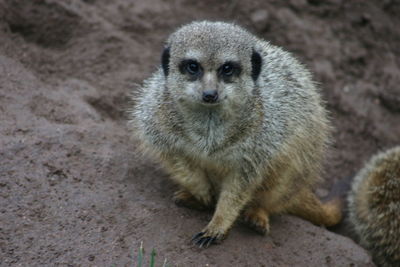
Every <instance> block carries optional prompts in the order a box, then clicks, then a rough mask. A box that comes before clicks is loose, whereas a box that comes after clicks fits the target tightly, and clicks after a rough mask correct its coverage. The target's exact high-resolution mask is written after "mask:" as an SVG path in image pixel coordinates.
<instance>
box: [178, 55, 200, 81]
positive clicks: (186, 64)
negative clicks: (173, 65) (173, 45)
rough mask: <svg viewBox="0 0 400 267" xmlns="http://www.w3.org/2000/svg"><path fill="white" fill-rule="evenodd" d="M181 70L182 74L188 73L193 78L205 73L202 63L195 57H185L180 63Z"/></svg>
mask: <svg viewBox="0 0 400 267" xmlns="http://www.w3.org/2000/svg"><path fill="white" fill-rule="evenodd" d="M179 71H180V72H181V73H182V74H188V75H189V76H190V77H191V78H192V79H197V78H198V77H200V76H201V75H202V73H203V68H202V67H201V65H200V63H199V62H197V61H196V60H194V59H184V60H182V62H181V63H180V64H179Z"/></svg>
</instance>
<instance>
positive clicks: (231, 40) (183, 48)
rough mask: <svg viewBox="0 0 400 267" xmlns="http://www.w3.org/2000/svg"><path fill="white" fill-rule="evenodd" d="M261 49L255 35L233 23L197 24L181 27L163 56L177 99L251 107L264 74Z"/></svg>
mask: <svg viewBox="0 0 400 267" xmlns="http://www.w3.org/2000/svg"><path fill="white" fill-rule="evenodd" d="M256 45H257V39H256V38H255V37H254V36H253V35H251V34H250V33H248V32H247V31H245V30H244V29H242V28H241V27H239V26H236V25H233V24H229V23H222V22H208V21H204V22H193V23H191V24H188V25H185V26H183V27H182V28H180V29H178V30H177V31H176V32H175V33H173V34H172V35H171V36H170V37H169V39H168V41H167V43H166V47H165V49H164V52H163V54H162V64H161V65H162V69H163V73H164V76H165V78H166V86H167V89H168V90H169V92H170V94H171V98H172V99H173V100H176V102H177V103H181V104H185V105H192V106H193V104H194V105H202V106H208V107H212V106H214V107H215V106H220V105H229V104H236V105H237V104H240V103H245V102H246V100H247V99H248V98H249V97H251V95H252V94H253V93H254V92H253V91H254V90H253V89H254V88H255V87H256V84H257V79H258V76H259V74H260V72H261V65H262V58H261V56H260V54H259V53H258V52H257V50H258V49H257V47H256Z"/></svg>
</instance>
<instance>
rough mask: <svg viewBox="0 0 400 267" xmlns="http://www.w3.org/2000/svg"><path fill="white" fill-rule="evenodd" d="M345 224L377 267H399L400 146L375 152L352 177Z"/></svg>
mask: <svg viewBox="0 0 400 267" xmlns="http://www.w3.org/2000/svg"><path fill="white" fill-rule="evenodd" d="M348 204H349V205H348V207H349V221H350V223H351V224H352V226H353V228H354V231H355V234H356V235H357V238H358V239H359V242H360V244H361V245H362V246H363V247H365V248H366V249H368V250H369V251H370V252H371V254H372V257H373V259H374V262H375V263H376V264H377V265H378V266H385V267H389V266H390V267H394V266H400V146H398V147H395V148H392V149H390V150H388V151H386V152H382V153H379V154H377V155H375V156H374V157H372V158H371V160H370V161H369V162H368V163H367V164H366V165H365V166H364V168H363V169H361V170H360V171H359V172H358V174H357V175H356V176H355V178H354V181H353V184H352V190H351V192H350V194H349V196H348Z"/></svg>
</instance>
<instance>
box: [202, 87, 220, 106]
mask: <svg viewBox="0 0 400 267" xmlns="http://www.w3.org/2000/svg"><path fill="white" fill-rule="evenodd" d="M217 100H218V92H217V90H206V91H204V92H203V101H204V102H206V103H215V102H217Z"/></svg>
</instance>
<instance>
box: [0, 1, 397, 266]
mask: <svg viewBox="0 0 400 267" xmlns="http://www.w3.org/2000/svg"><path fill="white" fill-rule="evenodd" d="M399 13H400V2H399V1H390V0H389V1H378V0H376V1H368V2H367V1H344V0H343V1H341V0H329V1H319V0H308V1H306V0H300V1H262V0H251V1H242V2H241V1H235V0H233V1H227V0H223V1H218V2H217V1H208V0H207V1H189V0H174V1H163V0H150V1H133V0H116V1H106V0H62V1H61V0H32V1H17V0H0V265H1V266H9V265H12V266H14V265H15V266H18V265H19V266H55V265H57V266H58V265H60V266H135V261H136V255H137V251H138V248H139V245H140V242H143V244H144V247H145V249H146V252H147V255H148V254H149V252H150V250H151V248H155V249H156V251H157V254H158V255H157V262H158V264H161V262H162V261H163V259H164V258H167V259H168V262H170V263H171V264H172V265H173V266H373V264H372V263H371V260H370V257H369V256H368V254H367V252H365V251H364V250H363V249H362V248H360V247H359V246H358V245H356V244H355V243H354V242H353V241H352V240H351V239H349V238H348V237H345V236H343V235H342V234H345V235H347V234H348V228H346V225H345V224H344V225H342V227H339V228H337V229H334V230H335V231H336V233H334V232H331V231H328V230H325V229H322V228H319V227H316V226H313V225H311V224H310V223H308V222H305V221H303V220H301V219H298V218H295V217H290V216H276V217H274V218H273V219H272V231H271V234H270V235H269V236H267V237H261V236H258V235H256V234H255V233H253V232H252V231H251V230H248V229H247V228H246V227H244V226H241V225H237V226H235V227H234V229H233V230H232V231H231V235H230V237H229V238H228V239H227V240H226V241H225V242H224V244H223V245H220V246H213V247H211V248H209V249H208V250H200V249H198V248H196V247H193V246H192V245H191V244H190V242H189V239H190V237H191V235H192V234H194V233H195V232H197V231H198V230H199V229H201V228H202V227H203V226H204V225H205V224H206V223H207V221H208V220H209V218H210V217H211V214H209V213H201V212H196V211H192V210H187V209H184V208H178V207H176V206H175V205H174V204H173V203H172V201H171V194H172V192H173V190H174V185H173V184H171V183H170V182H169V181H168V179H167V175H166V174H165V173H164V172H163V170H161V169H160V168H159V166H158V165H157V164H156V163H154V162H152V161H151V160H150V159H147V158H145V157H143V156H141V155H140V154H138V153H136V151H137V150H136V147H137V146H136V144H135V142H134V141H132V140H131V139H130V134H129V132H128V130H127V127H126V116H125V113H124V110H125V109H126V107H127V106H129V101H128V99H129V97H128V96H129V94H130V93H131V92H133V91H135V90H136V88H137V86H138V84H140V83H141V81H142V80H143V79H144V78H146V77H147V76H149V75H150V73H151V72H152V71H154V70H155V69H156V68H157V67H158V64H159V57H160V53H161V50H162V46H163V44H162V42H163V40H164V39H165V38H166V36H168V34H169V33H171V32H172V31H173V30H174V28H176V27H177V26H179V25H182V24H183V23H186V22H189V21H192V20H199V19H212V20H226V21H235V22H237V23H239V24H241V25H243V26H245V27H247V28H248V29H249V30H251V31H252V32H254V33H256V34H257V35H258V36H260V37H263V38H266V39H268V40H270V41H271V42H272V43H274V44H277V45H281V46H283V47H284V48H285V49H286V50H289V51H291V52H293V53H295V54H296V55H297V57H298V58H299V59H300V60H301V61H302V62H304V63H305V64H306V65H307V66H308V67H309V68H310V69H311V70H312V71H313V73H315V79H316V81H318V82H319V83H320V87H321V88H322V92H323V95H324V98H325V99H326V101H327V106H328V109H329V110H330V112H331V117H332V121H333V124H334V126H335V131H334V139H333V146H332V149H331V150H330V151H329V156H328V160H327V163H326V172H325V173H324V179H325V182H324V183H323V184H321V185H320V186H319V188H318V189H317V193H318V194H319V195H320V196H321V197H325V196H326V195H327V194H328V192H329V191H331V188H332V185H333V184H338V183H337V182H338V181H339V182H344V181H347V180H350V179H349V177H350V178H351V177H352V176H353V175H354V174H355V172H356V171H357V170H358V169H359V168H360V167H361V166H362V163H363V162H364V161H365V160H366V159H368V158H369V157H370V156H371V155H372V154H374V153H375V152H377V151H379V150H382V149H385V148H389V147H391V146H394V145H395V144H399V139H400V88H399V84H400V58H399V56H398V55H400V28H399V27H398V25H399V24H400V17H399V16H398V14H399ZM342 192H343V189H340V190H339V193H342Z"/></svg>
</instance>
